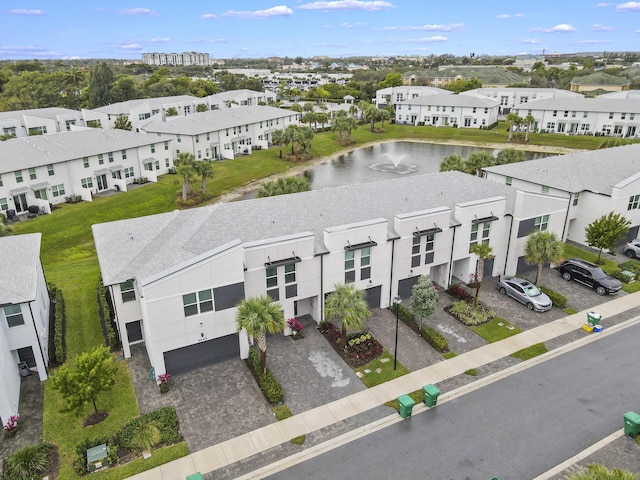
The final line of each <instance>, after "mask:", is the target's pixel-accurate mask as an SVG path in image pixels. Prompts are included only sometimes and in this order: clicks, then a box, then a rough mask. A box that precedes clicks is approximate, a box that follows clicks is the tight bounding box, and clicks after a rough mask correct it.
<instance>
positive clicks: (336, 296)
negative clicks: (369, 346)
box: [324, 283, 371, 346]
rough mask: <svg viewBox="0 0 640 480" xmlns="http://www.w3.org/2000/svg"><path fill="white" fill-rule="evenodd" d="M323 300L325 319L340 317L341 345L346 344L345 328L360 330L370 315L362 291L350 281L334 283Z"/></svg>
mask: <svg viewBox="0 0 640 480" xmlns="http://www.w3.org/2000/svg"><path fill="white" fill-rule="evenodd" d="M335 287H336V289H335V290H334V291H333V292H332V293H330V294H329V296H328V297H327V299H326V300H325V302H324V315H325V318H327V319H330V320H331V319H338V318H340V319H342V346H345V345H346V344H347V330H348V329H354V330H361V329H362V327H363V325H364V321H365V320H366V319H367V318H369V317H370V316H371V312H370V311H369V307H368V306H367V302H366V301H365V299H364V292H363V291H362V290H356V288H355V286H354V285H353V284H352V283H347V284H342V285H336V286H335Z"/></svg>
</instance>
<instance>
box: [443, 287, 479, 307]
mask: <svg viewBox="0 0 640 480" xmlns="http://www.w3.org/2000/svg"><path fill="white" fill-rule="evenodd" d="M447 293H448V294H449V295H451V296H452V297H453V298H457V299H458V300H464V301H465V302H467V303H469V302H472V301H473V300H474V298H473V295H471V293H469V291H468V290H466V289H465V288H464V287H463V286H462V285H460V284H459V283H452V284H451V285H449V288H447Z"/></svg>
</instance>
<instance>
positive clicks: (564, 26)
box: [533, 23, 577, 33]
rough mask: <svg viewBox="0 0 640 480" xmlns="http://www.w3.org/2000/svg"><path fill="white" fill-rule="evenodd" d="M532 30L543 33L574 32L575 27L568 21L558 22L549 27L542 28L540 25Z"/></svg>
mask: <svg viewBox="0 0 640 480" xmlns="http://www.w3.org/2000/svg"><path fill="white" fill-rule="evenodd" d="M533 31H534V32H545V33H568V32H575V31H577V29H576V28H575V27H574V26H572V25H569V24H568V23H560V24H558V25H556V26H554V27H551V28H542V27H540V28H534V29H533Z"/></svg>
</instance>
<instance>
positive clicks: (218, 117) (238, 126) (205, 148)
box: [140, 106, 301, 160]
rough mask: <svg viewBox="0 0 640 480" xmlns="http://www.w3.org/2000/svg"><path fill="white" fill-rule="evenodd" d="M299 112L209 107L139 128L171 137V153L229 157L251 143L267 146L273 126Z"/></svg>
mask: <svg viewBox="0 0 640 480" xmlns="http://www.w3.org/2000/svg"><path fill="white" fill-rule="evenodd" d="M300 117H301V114H300V113H296V112H293V111H291V110H284V109H282V108H276V107H267V106H251V107H248V106H245V107H235V108H225V109H222V110H210V111H208V112H201V113H197V114H193V115H189V116H188V117H170V118H167V119H166V121H162V120H160V119H158V120H153V119H152V120H150V121H149V122H147V123H146V124H144V125H142V126H141V127H140V128H141V129H142V130H143V131H145V132H147V133H149V134H157V135H164V136H165V137H167V136H168V137H170V138H172V139H173V148H174V150H175V152H174V153H175V156H176V157H177V155H178V154H179V153H180V152H189V153H192V154H193V155H194V156H195V157H196V160H203V159H214V160H215V159H223V158H227V159H233V158H235V157H236V156H237V155H245V154H249V153H251V150H252V148H253V147H254V146H259V147H260V148H268V147H269V143H270V142H271V135H272V134H273V132H274V131H275V130H283V129H285V128H287V127H288V126H289V125H297V124H299V123H300Z"/></svg>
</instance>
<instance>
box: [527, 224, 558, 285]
mask: <svg viewBox="0 0 640 480" xmlns="http://www.w3.org/2000/svg"><path fill="white" fill-rule="evenodd" d="M562 251H563V245H562V242H561V241H560V240H558V237H556V234H555V233H551V232H548V231H546V230H545V231H542V232H535V233H532V234H531V235H530V236H529V240H527V243H526V245H525V246H524V255H525V259H526V261H527V263H529V264H536V265H537V266H538V269H537V270H536V281H535V284H536V286H540V276H541V274H542V266H543V265H544V264H545V263H558V262H559V261H560V259H561V258H562Z"/></svg>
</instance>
